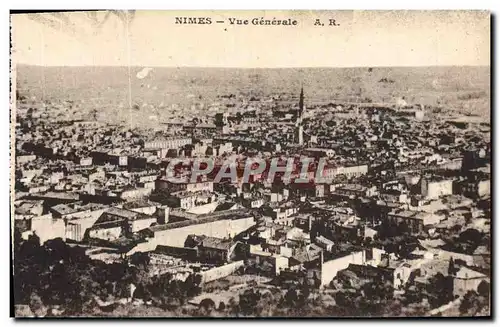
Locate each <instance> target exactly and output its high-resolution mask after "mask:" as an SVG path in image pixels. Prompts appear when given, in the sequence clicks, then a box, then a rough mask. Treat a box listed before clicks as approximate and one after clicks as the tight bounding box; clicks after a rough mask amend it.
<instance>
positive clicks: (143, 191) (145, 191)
mask: <svg viewBox="0 0 500 327" xmlns="http://www.w3.org/2000/svg"><path fill="white" fill-rule="evenodd" d="M152 191H153V189H152V188H136V189H133V190H129V191H124V192H122V193H121V194H120V198H121V199H135V198H141V197H145V196H148V195H150V194H151V192H152Z"/></svg>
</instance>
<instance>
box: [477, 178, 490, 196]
mask: <svg viewBox="0 0 500 327" xmlns="http://www.w3.org/2000/svg"><path fill="white" fill-rule="evenodd" d="M486 194H490V181H480V182H479V183H478V185H477V195H479V196H483V195H486Z"/></svg>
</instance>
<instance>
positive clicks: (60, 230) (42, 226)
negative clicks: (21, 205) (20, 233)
mask: <svg viewBox="0 0 500 327" xmlns="http://www.w3.org/2000/svg"><path fill="white" fill-rule="evenodd" d="M31 230H32V231H34V232H35V233H36V235H37V236H38V237H39V238H40V243H41V244H43V243H45V241H47V240H51V239H55V238H59V237H60V238H62V239H63V240H65V239H66V226H65V223H64V220H63V219H59V218H57V219H54V218H52V215H50V214H48V215H44V216H40V217H35V218H32V219H31Z"/></svg>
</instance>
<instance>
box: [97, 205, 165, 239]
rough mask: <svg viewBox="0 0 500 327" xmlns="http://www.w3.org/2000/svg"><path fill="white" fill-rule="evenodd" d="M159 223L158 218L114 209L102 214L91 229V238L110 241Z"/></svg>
mask: <svg viewBox="0 0 500 327" xmlns="http://www.w3.org/2000/svg"><path fill="white" fill-rule="evenodd" d="M156 223H157V217H155V216H149V215H145V214H143V213H140V212H135V211H132V210H127V209H121V208H117V207H112V208H109V209H107V210H106V211H104V212H103V213H102V215H101V216H100V217H99V218H98V219H97V221H96V222H95V223H94V225H92V227H91V228H90V229H89V237H90V238H99V239H104V240H108V241H112V240H115V239H117V238H119V237H120V236H122V235H129V234H131V233H135V232H137V231H139V230H142V229H145V228H148V227H150V226H152V225H154V224H156Z"/></svg>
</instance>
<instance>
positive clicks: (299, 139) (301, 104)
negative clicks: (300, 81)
mask: <svg viewBox="0 0 500 327" xmlns="http://www.w3.org/2000/svg"><path fill="white" fill-rule="evenodd" d="M303 114H304V87H301V88H300V98H299V111H298V113H297V123H296V126H297V131H296V135H297V142H298V144H299V145H303V144H304V127H303V126H302V117H303Z"/></svg>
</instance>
